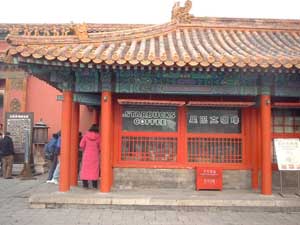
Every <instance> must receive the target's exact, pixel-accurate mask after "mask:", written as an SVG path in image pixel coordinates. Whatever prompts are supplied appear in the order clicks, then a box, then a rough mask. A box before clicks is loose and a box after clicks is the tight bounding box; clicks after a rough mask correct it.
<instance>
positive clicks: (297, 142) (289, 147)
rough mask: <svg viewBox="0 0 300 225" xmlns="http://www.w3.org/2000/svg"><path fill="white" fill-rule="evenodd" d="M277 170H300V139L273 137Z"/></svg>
mask: <svg viewBox="0 0 300 225" xmlns="http://www.w3.org/2000/svg"><path fill="white" fill-rule="evenodd" d="M274 147H275V152H276V157H277V164H278V169H279V170H300V139H298V138H278V139H274Z"/></svg>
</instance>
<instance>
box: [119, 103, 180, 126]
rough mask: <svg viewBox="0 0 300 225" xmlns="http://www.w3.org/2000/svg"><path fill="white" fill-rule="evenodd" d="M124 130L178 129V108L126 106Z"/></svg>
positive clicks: (123, 113) (123, 115) (124, 110)
mask: <svg viewBox="0 0 300 225" xmlns="http://www.w3.org/2000/svg"><path fill="white" fill-rule="evenodd" d="M122 121H123V131H156V132H176V131H177V110H176V108H173V107H159V106H155V107H150V106H124V107H123V112H122Z"/></svg>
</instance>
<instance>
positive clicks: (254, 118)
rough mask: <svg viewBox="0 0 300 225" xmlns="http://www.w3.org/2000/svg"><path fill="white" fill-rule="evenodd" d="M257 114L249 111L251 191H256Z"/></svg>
mask: <svg viewBox="0 0 300 225" xmlns="http://www.w3.org/2000/svg"><path fill="white" fill-rule="evenodd" d="M257 123H258V120H257V113H256V110H255V109H251V131H250V142H251V143H252V145H251V147H252V148H251V152H252V154H251V161H252V189H254V190H257V189H258V156H257V155H258V149H257V146H258V145H257V143H258V139H257V128H258V124H257Z"/></svg>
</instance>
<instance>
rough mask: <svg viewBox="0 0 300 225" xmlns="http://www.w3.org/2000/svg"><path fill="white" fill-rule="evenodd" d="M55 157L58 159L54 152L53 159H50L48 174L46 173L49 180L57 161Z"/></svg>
mask: <svg viewBox="0 0 300 225" xmlns="http://www.w3.org/2000/svg"><path fill="white" fill-rule="evenodd" d="M57 159H58V156H57V155H56V154H54V157H53V161H52V164H51V167H50V170H49V174H48V180H51V179H52V178H53V173H54V171H55V168H56V165H57V161H58V160H57Z"/></svg>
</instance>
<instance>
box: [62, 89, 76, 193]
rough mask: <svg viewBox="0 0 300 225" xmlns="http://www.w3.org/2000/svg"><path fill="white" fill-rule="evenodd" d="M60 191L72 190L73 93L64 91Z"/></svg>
mask: <svg viewBox="0 0 300 225" xmlns="http://www.w3.org/2000/svg"><path fill="white" fill-rule="evenodd" d="M63 98H64V100H63V102H62V118H61V121H62V123H61V124H62V125H61V150H60V178H59V191H61V192H67V191H69V190H70V144H71V121H72V101H73V93H72V92H71V91H63Z"/></svg>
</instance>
